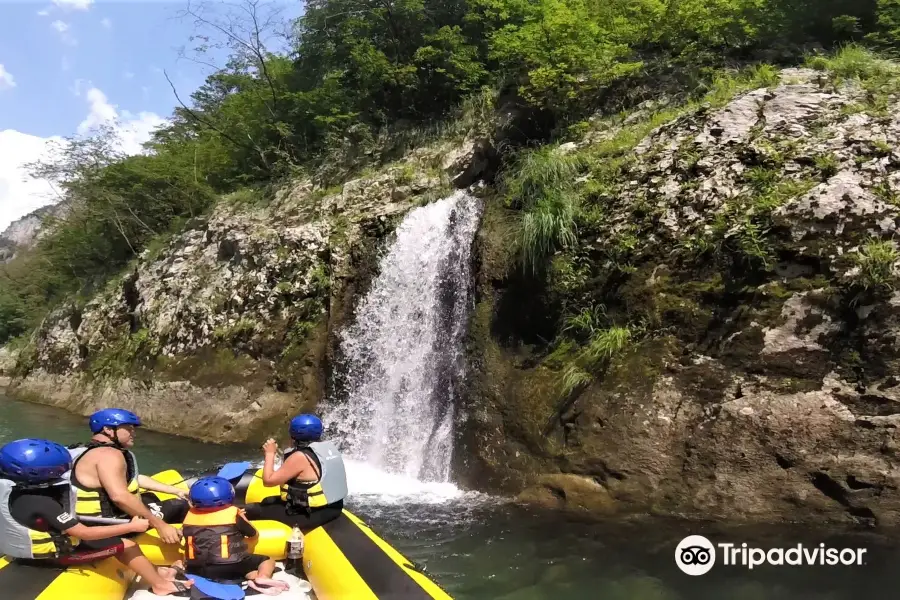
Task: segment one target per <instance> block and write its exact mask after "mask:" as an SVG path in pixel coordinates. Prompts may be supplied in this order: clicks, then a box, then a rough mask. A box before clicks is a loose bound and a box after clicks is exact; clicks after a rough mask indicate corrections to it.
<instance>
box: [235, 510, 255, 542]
mask: <svg viewBox="0 0 900 600" xmlns="http://www.w3.org/2000/svg"><path fill="white" fill-rule="evenodd" d="M246 514H247V513H246V512H244V511H243V510H241V511H238V519H237V528H238V531H240V532H241V535H242V536H244V537H248V538H252V537H256V536H258V535H259V532H258V531H257V530H256V527H254V526H253V525H252V524H251V523H250V521H248V520H247V517H246V516H245V515H246Z"/></svg>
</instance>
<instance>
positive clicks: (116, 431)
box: [100, 425, 124, 450]
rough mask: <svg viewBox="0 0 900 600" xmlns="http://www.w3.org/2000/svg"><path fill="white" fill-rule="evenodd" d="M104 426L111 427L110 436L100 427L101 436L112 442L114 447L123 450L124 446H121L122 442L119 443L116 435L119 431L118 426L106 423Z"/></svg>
mask: <svg viewBox="0 0 900 600" xmlns="http://www.w3.org/2000/svg"><path fill="white" fill-rule="evenodd" d="M106 427H110V428H112V430H113V434H112V436H110V435H108V434H107V433H106V432H105V431H103V430H102V429H101V430H100V435H102V436H103V437H105V438H106V439H108V440H109V441H110V442H112V445H113V446H115V447H116V448H118V449H119V450H123V449H124V448H123V446H122V444H120V443H119V436H118V435H117V434H118V432H119V426H118V425H107V426H106Z"/></svg>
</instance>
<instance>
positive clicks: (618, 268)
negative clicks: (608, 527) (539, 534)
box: [457, 69, 900, 525]
mask: <svg viewBox="0 0 900 600" xmlns="http://www.w3.org/2000/svg"><path fill="white" fill-rule="evenodd" d="M867 94H868V92H866V91H865V90H863V89H862V88H861V87H860V86H859V85H855V84H840V85H835V84H832V83H831V81H830V80H829V78H828V77H827V74H825V73H820V72H817V71H812V70H809V69H787V70H785V71H782V72H781V74H780V82H779V83H777V84H775V85H772V86H770V87H768V88H761V89H756V90H750V91H748V92H745V93H743V94H741V95H738V96H737V97H735V98H733V99H732V100H731V101H730V102H728V103H726V104H724V105H722V106H720V107H718V108H713V107H711V106H709V105H702V106H699V107H695V108H692V109H688V110H685V111H684V112H683V113H682V114H681V115H680V116H678V117H677V118H675V119H674V120H673V121H671V122H668V123H665V124H663V125H661V126H659V127H657V128H656V129H654V130H652V131H651V132H650V133H649V135H647V136H646V137H644V138H643V139H642V140H641V141H640V142H639V143H638V144H637V145H636V147H635V148H634V149H633V150H632V151H631V152H624V153H623V154H622V155H620V156H617V157H615V158H605V159H602V160H599V161H597V164H598V166H596V167H591V168H590V170H589V172H588V173H587V174H585V175H584V176H582V177H581V178H580V179H579V185H581V186H583V187H581V188H577V190H579V191H581V193H582V194H583V197H584V198H585V200H584V203H585V204H584V206H583V207H582V212H583V213H584V214H586V215H588V216H586V217H584V218H583V219H582V221H581V222H579V223H578V226H579V239H578V242H577V244H573V245H571V246H570V247H569V248H566V249H563V250H560V251H559V252H557V254H556V255H555V256H553V257H551V259H550V260H549V263H550V264H549V266H548V270H547V272H546V273H545V274H543V275H542V276H540V277H529V276H528V275H527V274H523V273H522V272H521V269H519V268H518V267H512V268H511V267H510V265H511V264H514V263H513V262H511V259H512V258H513V257H511V255H510V253H509V252H508V251H507V250H506V249H505V248H504V247H503V246H502V244H501V243H499V242H498V241H497V240H498V239H504V235H507V229H506V228H507V227H508V223H509V221H510V220H511V219H513V218H515V215H514V214H511V213H509V211H507V209H505V208H504V207H503V206H501V205H500V204H499V203H497V204H494V205H489V206H488V209H487V213H486V215H485V218H484V226H483V230H482V231H481V232H480V235H479V238H478V242H477V243H478V248H479V252H478V256H479V262H480V264H479V270H478V272H479V279H478V289H479V298H478V302H477V304H476V307H475V311H474V313H473V315H474V316H473V325H472V332H471V334H470V349H471V356H472V361H471V363H472V371H471V373H472V375H471V381H470V386H471V389H470V393H469V395H468V397H467V402H466V406H465V407H464V408H465V410H464V414H465V422H464V424H463V426H462V427H461V434H460V445H461V450H460V451H459V452H458V454H459V456H458V459H457V463H458V465H457V467H458V471H459V473H461V477H462V478H463V479H464V480H465V481H467V482H470V484H471V485H483V483H482V482H485V481H488V482H490V483H491V486H492V487H493V488H494V489H497V490H502V491H506V492H512V493H516V494H518V495H519V496H518V497H519V498H520V499H521V500H522V501H528V502H537V503H540V504H544V505H551V506H561V507H569V508H571V509H574V510H588V511H593V512H597V513H607V512H610V511H615V512H616V513H617V514H624V513H627V512H632V511H633V512H649V513H656V514H668V515H678V516H690V517H698V518H714V519H726V520H748V521H780V520H793V521H809V522H816V523H822V522H827V521H834V522H849V523H863V524H867V525H897V524H900V462H898V456H897V452H898V448H900V434H898V424H900V391H898V390H900V385H898V384H900V345H898V340H900V312H898V309H900V293H897V292H894V291H893V290H894V288H895V287H897V284H898V283H900V278H898V275H900V271H898V267H900V264H898V259H900V252H898V249H897V246H896V244H895V242H894V236H895V235H896V231H897V226H898V223H900V201H898V195H897V194H898V190H900V153H898V152H897V148H898V147H900V117H898V115H900V110H898V109H900V103H898V101H897V99H896V98H894V97H890V98H888V100H887V101H888V104H889V106H888V108H887V109H886V110H885V109H884V108H883V107H882V108H878V107H875V106H873V105H872V104H871V103H870V96H868V95H867ZM640 118H642V117H636V120H637V121H639V119H640ZM620 126H621V127H623V128H625V127H628V126H629V120H627V119H626V120H625V121H624V123H622V124H621V125H620ZM617 133H618V130H616V129H615V128H610V129H605V130H601V131H594V132H592V133H589V134H588V135H587V136H586V137H585V138H584V140H582V141H580V142H576V143H570V144H567V145H563V146H562V147H561V148H560V151H561V152H563V153H567V154H571V153H573V152H584V153H586V156H587V157H588V159H589V160H590V157H591V154H590V152H591V151H592V150H593V149H594V148H597V147H600V146H599V145H601V144H607V146H609V141H610V140H614V139H615V138H616V135H617ZM613 160H615V161H618V162H616V163H615V165H616V167H617V169H618V171H616V172H615V175H614V176H613V177H608V176H606V178H605V179H604V173H608V172H609V168H610V165H609V163H610V162H611V161H613ZM604 169H606V170H604ZM573 306H574V307H576V309H575V310H574V311H573V309H572V307H573ZM589 309H590V310H589ZM601 309H602V310H601ZM579 310H580V311H581V315H582V317H581V321H578V322H575V324H574V325H572V324H571V322H570V325H569V327H568V329H565V330H564V329H563V327H562V325H561V324H564V323H565V319H566V318H568V317H571V316H572V314H573V312H575V313H578V311H579ZM591 310H593V312H591ZM597 314H599V315H601V316H600V317H592V318H593V319H595V320H593V321H591V323H592V325H591V328H593V333H591V332H590V331H589V332H588V333H585V334H583V336H582V337H578V336H577V335H575V334H571V333H568V331H571V330H572V328H573V327H575V330H576V331H578V329H577V326H578V324H579V323H582V324H583V323H584V322H585V319H586V318H587V317H585V315H597ZM611 325H618V326H623V325H627V326H628V327H629V328H630V331H631V338H630V340H631V341H630V343H629V345H628V346H627V347H626V348H623V349H622V350H621V351H619V352H617V353H615V355H614V357H613V358H612V359H611V360H610V361H609V362H608V363H605V364H603V365H601V366H600V367H596V369H595V370H594V371H591V372H588V373H586V374H584V377H587V379H584V377H583V378H582V379H581V380H578V381H579V382H580V384H577V385H574V386H573V387H570V388H566V390H568V391H566V390H564V389H563V388H564V385H563V383H564V380H565V377H566V374H567V373H569V374H571V373H572V372H573V371H571V368H572V366H573V365H575V366H579V367H580V366H581V365H583V364H584V362H583V358H579V357H580V356H582V355H580V354H579V353H580V352H581V349H582V348H584V347H585V345H586V344H587V343H589V342H588V341H587V340H589V339H590V336H591V335H596V332H597V331H598V330H602V329H603V328H604V327H609V326H611ZM582 327H583V326H582ZM579 361H582V362H579ZM567 369H570V370H569V371H567ZM574 373H576V374H577V373H578V371H574Z"/></svg>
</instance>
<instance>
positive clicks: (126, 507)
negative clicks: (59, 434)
mask: <svg viewBox="0 0 900 600" xmlns="http://www.w3.org/2000/svg"><path fill="white" fill-rule="evenodd" d="M104 451H105V449H104ZM95 452H99V450H95ZM107 456H108V458H107V459H106V460H99V461H97V476H98V478H99V479H100V485H101V486H103V489H104V490H105V491H106V493H107V494H108V495H109V499H110V500H112V501H113V503H114V504H115V505H116V506H118V507H119V508H121V509H122V510H123V511H125V512H126V513H128V514H129V515H131V516H132V517H141V518H143V519H147V521H149V522H150V526H151V527H153V528H154V529H156V530H157V531H158V532H159V537H160V539H161V540H162V541H164V542H166V543H167V544H174V543H176V542H178V540H180V539H181V532H179V531H178V530H177V529H175V528H174V527H172V526H171V525H169V524H167V523H166V522H165V521H163V520H162V519H160V518H159V517H157V516H156V515H154V514H153V513H152V512H150V509H149V508H147V506H146V505H145V504H144V503H143V502H141V499H140V498H138V497H137V496H135V495H134V494H132V493H131V492H129V491H128V487H127V484H126V482H125V473H126V471H125V457H124V456H122V453H121V452H119V451H117V450H112V449H111V450H110V452H109V453H108V454H107Z"/></svg>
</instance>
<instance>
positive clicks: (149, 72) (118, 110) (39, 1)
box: [0, 0, 301, 232]
mask: <svg viewBox="0 0 900 600" xmlns="http://www.w3.org/2000/svg"><path fill="white" fill-rule="evenodd" d="M195 1H196V0H195ZM217 1H218V0H217ZM279 1H280V2H281V4H280V6H282V10H284V11H285V14H286V16H297V15H298V14H299V13H300V7H301V4H300V2H299V1H298V2H296V3H294V2H291V3H287V2H286V1H285V0H279ZM187 6H188V4H187V0H180V1H169V0H166V1H146V0H145V1H141V2H134V1H129V0H116V1H115V2H112V1H104V0H16V1H12V2H11V1H10V0H0V232H2V231H3V230H4V229H6V227H7V226H8V225H9V224H10V223H11V222H12V221H14V220H15V219H18V218H20V217H22V216H24V215H26V214H28V213H29V212H31V211H33V210H34V209H36V208H39V207H40V206H43V205H46V204H48V203H50V202H54V201H57V200H58V195H57V193H56V191H55V190H54V189H53V188H52V187H51V186H50V185H49V183H47V182H44V181H35V180H31V179H30V178H29V177H28V174H27V171H26V170H25V169H24V168H23V165H24V164H25V163H28V162H31V161H34V160H37V159H39V158H42V157H46V156H48V154H47V152H48V147H52V143H53V142H54V141H56V142H61V141H62V140H63V138H65V137H67V136H77V135H88V134H90V132H91V131H92V129H93V128H94V127H96V126H98V125H103V124H118V129H119V139H120V143H121V148H122V150H124V151H126V152H128V153H131V154H134V153H137V152H141V151H142V149H141V143H143V142H145V141H147V140H148V139H149V136H150V133H151V132H152V131H153V129H155V128H156V127H158V126H160V125H161V124H163V123H165V119H167V118H168V117H169V116H170V115H171V114H172V109H173V108H174V107H175V106H176V105H177V100H176V98H175V96H174V94H173V92H172V89H171V87H170V86H169V83H168V82H167V81H166V78H165V75H164V74H163V73H164V71H165V72H166V73H168V75H169V77H170V79H171V80H172V83H173V84H174V85H175V87H176V89H177V90H178V94H179V96H181V98H182V99H183V100H187V99H188V97H189V96H190V93H191V92H193V91H194V90H195V89H196V88H197V87H199V86H200V85H201V84H202V83H203V81H204V79H205V77H206V75H207V74H209V73H210V71H211V69H210V68H209V67H206V66H203V65H200V64H198V63H197V62H195V61H192V60H190V58H186V57H185V52H184V49H185V46H188V47H189V46H190V45H191V41H190V39H189V38H190V37H191V35H192V34H194V33H195V32H197V29H196V27H195V23H194V20H193V19H192V18H191V17H185V16H183V15H182V13H183V11H184V9H185V8H186V7H187ZM211 58H212V60H213V61H214V62H215V63H216V64H221V63H222V58H223V55H222V54H221V53H220V54H218V55H215V54H214V55H213V56H212V57H211ZM48 143H49V144H51V146H48Z"/></svg>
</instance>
